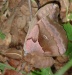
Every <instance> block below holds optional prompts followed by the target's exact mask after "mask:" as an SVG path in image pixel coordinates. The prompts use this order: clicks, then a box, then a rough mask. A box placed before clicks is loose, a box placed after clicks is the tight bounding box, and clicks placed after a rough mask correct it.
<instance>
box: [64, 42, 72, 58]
mask: <svg viewBox="0 0 72 75" xmlns="http://www.w3.org/2000/svg"><path fill="white" fill-rule="evenodd" d="M65 54H66V55H67V56H69V58H70V59H72V43H71V42H69V43H68V49H67V51H66V53H65Z"/></svg>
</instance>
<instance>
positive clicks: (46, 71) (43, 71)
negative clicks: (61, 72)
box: [41, 68, 53, 75]
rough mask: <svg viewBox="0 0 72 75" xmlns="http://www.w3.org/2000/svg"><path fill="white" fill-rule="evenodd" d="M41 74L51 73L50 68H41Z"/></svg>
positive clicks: (49, 74)
mask: <svg viewBox="0 0 72 75" xmlns="http://www.w3.org/2000/svg"><path fill="white" fill-rule="evenodd" d="M41 75H53V73H52V71H51V68H45V69H44V68H43V69H41Z"/></svg>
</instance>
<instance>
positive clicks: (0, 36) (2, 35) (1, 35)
mask: <svg viewBox="0 0 72 75" xmlns="http://www.w3.org/2000/svg"><path fill="white" fill-rule="evenodd" d="M0 38H1V39H3V40H4V39H5V34H4V33H2V32H1V31H0Z"/></svg>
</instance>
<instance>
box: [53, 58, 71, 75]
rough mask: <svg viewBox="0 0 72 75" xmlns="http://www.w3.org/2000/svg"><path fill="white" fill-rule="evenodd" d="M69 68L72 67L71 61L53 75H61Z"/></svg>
mask: <svg viewBox="0 0 72 75" xmlns="http://www.w3.org/2000/svg"><path fill="white" fill-rule="evenodd" d="M70 67H72V59H71V60H70V61H69V62H68V63H66V65H65V66H64V67H62V68H61V69H60V70H59V71H58V72H57V73H55V74H54V75H63V74H64V73H65V72H66V71H67V70H68V69H69V68H70Z"/></svg>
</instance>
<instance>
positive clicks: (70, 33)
mask: <svg viewBox="0 0 72 75" xmlns="http://www.w3.org/2000/svg"><path fill="white" fill-rule="evenodd" d="M63 26H64V29H65V30H66V33H67V36H68V39H69V40H71V41H72V25H71V24H70V23H66V24H64V25H63Z"/></svg>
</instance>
